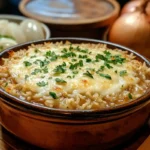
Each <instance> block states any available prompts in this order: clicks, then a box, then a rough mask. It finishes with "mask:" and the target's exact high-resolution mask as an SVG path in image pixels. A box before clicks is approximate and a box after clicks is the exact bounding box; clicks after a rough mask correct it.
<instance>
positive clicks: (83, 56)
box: [79, 55, 87, 58]
mask: <svg viewBox="0 0 150 150" xmlns="http://www.w3.org/2000/svg"><path fill="white" fill-rule="evenodd" d="M79 58H87V55H79Z"/></svg>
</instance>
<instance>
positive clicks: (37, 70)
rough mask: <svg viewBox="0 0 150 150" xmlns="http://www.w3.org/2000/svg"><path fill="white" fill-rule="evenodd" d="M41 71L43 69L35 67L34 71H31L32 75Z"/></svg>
mask: <svg viewBox="0 0 150 150" xmlns="http://www.w3.org/2000/svg"><path fill="white" fill-rule="evenodd" d="M40 72H41V69H34V71H33V72H32V73H31V74H32V75H36V74H38V73H40Z"/></svg>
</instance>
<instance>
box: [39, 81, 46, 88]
mask: <svg viewBox="0 0 150 150" xmlns="http://www.w3.org/2000/svg"><path fill="white" fill-rule="evenodd" d="M37 85H38V86H40V87H43V86H46V85H48V83H47V82H44V81H41V82H38V83H37Z"/></svg>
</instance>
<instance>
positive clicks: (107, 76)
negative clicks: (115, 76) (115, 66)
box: [99, 73, 111, 80]
mask: <svg viewBox="0 0 150 150" xmlns="http://www.w3.org/2000/svg"><path fill="white" fill-rule="evenodd" d="M99 75H100V76H101V77H104V78H106V79H109V80H111V76H110V75H108V74H103V73H100V74H99Z"/></svg>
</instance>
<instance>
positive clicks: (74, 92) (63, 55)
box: [0, 41, 150, 110]
mask: <svg viewBox="0 0 150 150" xmlns="http://www.w3.org/2000/svg"><path fill="white" fill-rule="evenodd" d="M1 61H2V65H1V66H0V87H1V88H2V89H4V90H5V91H6V92H8V93H9V94H11V95H13V96H16V97H18V98H20V99H22V100H27V101H30V102H32V103H35V104H40V105H44V106H47V107H51V108H60V109H71V110H89V109H105V108H110V107H115V106H118V105H121V104H125V103H128V102H130V101H133V100H135V99H137V98H138V97H140V96H142V95H143V94H144V93H145V92H146V91H147V89H148V88H149V87H150V68H148V67H147V66H146V64H145V63H142V62H140V61H138V60H137V59H136V57H135V56H134V55H133V54H132V53H130V54H129V53H128V52H126V51H122V50H120V49H110V48H108V47H107V46H106V45H105V44H90V43H82V44H73V43H70V42H68V41H66V42H65V43H63V42H56V43H53V42H46V43H44V44H36V45H31V46H29V47H28V48H27V49H21V50H19V51H17V52H14V51H9V57H8V58H3V59H2V60H1Z"/></svg>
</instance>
